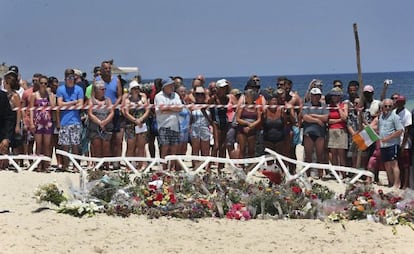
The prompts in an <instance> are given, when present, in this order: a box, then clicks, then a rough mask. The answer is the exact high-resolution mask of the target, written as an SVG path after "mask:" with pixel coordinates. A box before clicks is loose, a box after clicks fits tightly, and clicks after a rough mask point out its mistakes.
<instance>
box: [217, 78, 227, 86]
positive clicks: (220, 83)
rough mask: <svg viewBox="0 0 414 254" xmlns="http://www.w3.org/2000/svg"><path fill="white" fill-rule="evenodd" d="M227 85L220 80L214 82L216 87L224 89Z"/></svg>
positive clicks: (224, 81)
mask: <svg viewBox="0 0 414 254" xmlns="http://www.w3.org/2000/svg"><path fill="white" fill-rule="evenodd" d="M228 85H229V83H228V82H227V80H225V79H220V80H217V82H216V86H217V87H226V86H228Z"/></svg>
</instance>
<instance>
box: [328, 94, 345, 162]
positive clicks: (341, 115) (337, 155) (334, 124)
mask: <svg viewBox="0 0 414 254" xmlns="http://www.w3.org/2000/svg"><path fill="white" fill-rule="evenodd" d="M329 94H330V95H331V104H330V105H329V106H330V107H337V108H335V109H329V122H328V129H329V141H328V148H329V151H330V153H331V156H332V158H331V163H332V165H338V166H345V159H346V157H345V155H346V154H345V151H346V150H347V149H348V132H347V125H346V121H347V118H348V106H347V104H346V103H343V102H341V97H342V89H341V88H339V87H334V88H332V90H331V91H330V93H329Z"/></svg>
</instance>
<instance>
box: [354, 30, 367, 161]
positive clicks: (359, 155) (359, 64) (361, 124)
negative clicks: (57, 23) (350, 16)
mask: <svg viewBox="0 0 414 254" xmlns="http://www.w3.org/2000/svg"><path fill="white" fill-rule="evenodd" d="M353 26H354V36H355V49H356V61H357V68H358V82H359V105H362V106H363V105H364V104H365V101H364V90H363V89H364V84H363V82H362V70H361V55H360V48H359V36H358V26H357V23H354V25H353ZM359 105H354V107H356V106H359ZM358 119H359V130H362V129H363V116H362V114H359V115H358ZM361 157H362V151H361V150H359V149H358V156H357V161H356V165H355V167H356V168H360V166H361Z"/></svg>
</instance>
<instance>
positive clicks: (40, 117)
mask: <svg viewBox="0 0 414 254" xmlns="http://www.w3.org/2000/svg"><path fill="white" fill-rule="evenodd" d="M34 106H35V107H45V106H50V101H49V94H48V95H47V98H40V99H38V98H36V99H35V101H34ZM34 124H35V126H36V132H45V134H51V133H52V131H53V123H52V111H51V110H42V109H41V110H35V111H34Z"/></svg>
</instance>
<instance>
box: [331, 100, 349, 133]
mask: <svg viewBox="0 0 414 254" xmlns="http://www.w3.org/2000/svg"><path fill="white" fill-rule="evenodd" d="M329 106H331V107H335V105H329ZM338 107H339V108H341V109H342V108H344V104H343V103H340V104H338ZM340 118H341V114H339V110H338V109H329V119H340ZM328 128H329V129H345V128H346V121H341V122H339V123H334V124H329V125H328Z"/></svg>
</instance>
